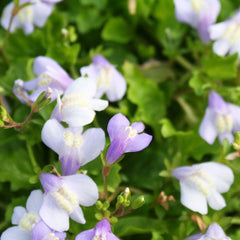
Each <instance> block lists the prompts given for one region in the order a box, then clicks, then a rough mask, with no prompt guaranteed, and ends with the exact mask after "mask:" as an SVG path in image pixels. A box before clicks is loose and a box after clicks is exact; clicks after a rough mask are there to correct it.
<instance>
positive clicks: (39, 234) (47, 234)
mask: <svg viewBox="0 0 240 240" xmlns="http://www.w3.org/2000/svg"><path fill="white" fill-rule="evenodd" d="M66 236H67V234H66V233H64V232H56V231H54V230H52V229H51V228H49V227H48V226H47V225H46V224H45V223H44V222H43V221H40V222H39V223H37V224H36V225H35V227H34V229H33V231H32V237H33V238H32V239H33V240H64V239H65V238H66Z"/></svg>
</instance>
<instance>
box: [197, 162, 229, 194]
mask: <svg viewBox="0 0 240 240" xmlns="http://www.w3.org/2000/svg"><path fill="white" fill-rule="evenodd" d="M201 168H202V170H203V171H204V172H205V173H206V174H208V175H209V176H211V179H212V181H213V184H214V186H215V187H216V190H217V191H218V192H220V193H225V192H227V191H228V190H229V188H230V186H231V185H232V183H233V181H234V175H233V172H232V170H231V169H230V168H229V167H227V166H225V165H224V164H220V163H216V162H208V163H202V164H201Z"/></svg>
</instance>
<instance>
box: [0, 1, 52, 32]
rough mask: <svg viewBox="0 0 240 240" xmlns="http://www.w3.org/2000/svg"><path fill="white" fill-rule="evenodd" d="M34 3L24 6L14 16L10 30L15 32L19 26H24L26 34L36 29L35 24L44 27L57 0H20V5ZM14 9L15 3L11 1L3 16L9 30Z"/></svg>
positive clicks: (5, 26)
mask: <svg viewBox="0 0 240 240" xmlns="http://www.w3.org/2000/svg"><path fill="white" fill-rule="evenodd" d="M27 2H29V3H32V4H31V5H29V6H26V7H23V8H22V9H21V10H19V12H18V13H17V15H16V16H15V17H14V18H13V21H12V25H11V29H10V32H14V31H15V29H17V28H22V29H23V30H24V32H25V34H30V33H32V32H33V31H34V25H36V26H38V27H40V28H41V27H43V26H44V24H45V22H46V20H47V18H48V17H49V15H50V14H51V13H52V10H53V6H54V5H53V4H52V3H55V2H56V1H51V0H44V1H38V0H20V1H19V3H20V5H22V4H24V3H27ZM13 9H14V3H13V2H11V3H9V4H8V5H7V6H6V7H5V8H4V10H3V15H2V18H1V24H2V26H3V27H4V28H5V29H6V30H7V29H8V26H9V22H10V18H11V15H12V11H13Z"/></svg>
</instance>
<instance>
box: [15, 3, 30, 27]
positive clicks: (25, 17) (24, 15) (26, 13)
mask: <svg viewBox="0 0 240 240" xmlns="http://www.w3.org/2000/svg"><path fill="white" fill-rule="evenodd" d="M17 16H18V19H19V21H20V23H22V24H24V23H25V22H26V21H27V22H31V23H32V22H33V9H32V6H27V7H24V8H22V9H21V10H20V11H19V12H18V14H17Z"/></svg>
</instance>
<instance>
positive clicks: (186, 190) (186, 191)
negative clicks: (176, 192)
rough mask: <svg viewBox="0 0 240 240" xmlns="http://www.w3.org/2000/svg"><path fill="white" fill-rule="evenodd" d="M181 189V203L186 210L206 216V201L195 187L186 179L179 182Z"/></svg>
mask: <svg viewBox="0 0 240 240" xmlns="http://www.w3.org/2000/svg"><path fill="white" fill-rule="evenodd" d="M180 187H181V203H182V204H183V205H184V206H186V207H187V208H189V209H191V210H193V211H196V212H199V213H201V214H207V212H208V209H207V199H206V197H205V196H204V195H203V194H202V193H201V192H199V191H198V190H197V189H196V186H195V185H194V184H193V183H192V181H191V180H190V179H188V178H186V179H183V180H180Z"/></svg>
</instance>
